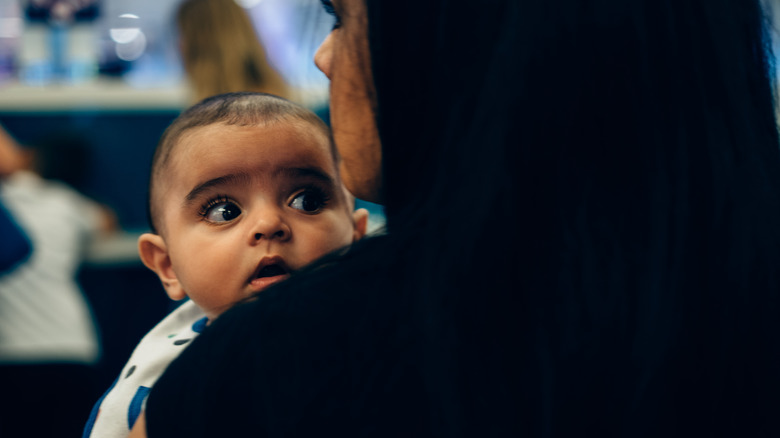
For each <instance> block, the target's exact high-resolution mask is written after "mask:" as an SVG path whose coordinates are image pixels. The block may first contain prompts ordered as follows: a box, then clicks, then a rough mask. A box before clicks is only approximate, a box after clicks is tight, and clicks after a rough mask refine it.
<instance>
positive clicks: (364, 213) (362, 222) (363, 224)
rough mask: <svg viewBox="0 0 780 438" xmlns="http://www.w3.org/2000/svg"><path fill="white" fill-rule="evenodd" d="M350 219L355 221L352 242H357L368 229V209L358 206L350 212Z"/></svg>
mask: <svg viewBox="0 0 780 438" xmlns="http://www.w3.org/2000/svg"><path fill="white" fill-rule="evenodd" d="M352 219H353V220H354V221H355V230H354V231H353V232H352V242H357V241H358V240H360V239H362V238H363V236H365V235H366V230H367V229H368V210H366V209H365V208H358V209H357V210H355V211H353V212H352Z"/></svg>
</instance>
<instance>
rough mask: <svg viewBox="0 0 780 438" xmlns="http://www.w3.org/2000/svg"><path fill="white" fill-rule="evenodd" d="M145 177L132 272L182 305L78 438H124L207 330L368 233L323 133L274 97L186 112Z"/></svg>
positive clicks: (236, 96)
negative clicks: (174, 364)
mask: <svg viewBox="0 0 780 438" xmlns="http://www.w3.org/2000/svg"><path fill="white" fill-rule="evenodd" d="M151 175H152V177H151V182H150V184H149V187H150V189H149V217H150V227H151V229H152V230H153V231H152V232H151V233H146V234H143V235H142V236H141V237H140V238H139V242H138V248H139V252H140V255H141V260H143V262H144V264H145V265H146V266H147V267H148V268H149V269H151V270H153V271H154V272H155V273H156V274H157V275H158V277H159V278H160V281H161V282H162V284H163V287H164V288H165V290H166V292H167V293H168V296H169V297H170V298H171V299H173V300H176V301H180V300H183V299H185V298H190V300H188V301H186V302H185V303H184V304H182V305H181V306H179V307H178V308H177V309H176V310H174V311H173V312H172V313H171V314H169V315H168V316H166V317H165V319H163V320H162V321H161V322H160V323H159V324H158V325H157V326H156V327H154V328H153V329H152V330H151V331H150V332H149V333H148V334H147V335H146V336H145V337H144V338H143V340H142V341H141V342H140V343H139V344H138V346H137V347H136V348H135V350H134V352H133V354H132V356H131V357H130V360H128V362H127V365H126V366H125V367H124V368H123V369H122V371H121V373H120V375H119V377H118V378H117V379H116V381H115V382H114V384H113V385H112V387H111V388H110V389H109V390H108V392H107V393H106V395H105V396H103V397H102V398H101V399H100V400H99V401H98V402H97V404H96V405H95V407H94V408H93V410H92V414H91V415H90V418H89V420H88V421H87V425H86V427H85V431H84V436H85V437H89V436H94V437H97V438H111V437H117V438H119V437H126V436H127V435H128V434H129V433H130V429H131V428H132V427H133V424H134V423H135V421H136V418H138V416H139V415H140V413H141V412H142V410H143V404H144V401H145V397H146V395H147V394H148V393H149V391H150V389H151V388H152V387H153V386H154V382H155V381H156V380H157V378H158V377H159V376H160V374H162V372H163V370H165V368H166V367H167V366H168V364H169V363H170V362H171V361H172V360H173V359H174V358H176V356H177V355H178V354H180V353H181V351H182V350H183V349H184V348H185V347H186V346H187V345H188V344H189V343H190V342H191V341H192V340H193V338H195V337H196V336H198V333H199V332H200V331H202V330H203V328H204V327H205V326H206V324H208V323H210V322H212V321H214V320H215V319H216V318H217V317H218V316H219V314H221V313H222V312H224V311H225V310H226V309H228V308H229V307H230V306H232V305H233V304H235V303H236V302H239V301H242V300H244V299H247V298H248V297H251V296H252V294H255V293H259V292H261V291H263V290H264V289H266V288H267V287H269V286H271V285H272V284H274V283H276V282H279V281H283V280H285V279H287V278H288V277H290V276H293V275H296V272H298V271H300V270H301V269H303V268H304V267H305V266H306V265H308V264H309V263H311V262H313V261H314V260H316V259H318V258H320V257H322V256H324V255H326V254H328V253H330V252H333V251H337V250H343V248H345V247H347V246H349V245H350V244H352V242H353V241H356V240H359V239H361V238H362V237H363V235H364V234H365V232H366V226H367V219H368V212H367V211H366V210H364V209H358V210H354V199H353V198H352V197H351V196H350V195H349V194H348V193H347V191H346V189H344V186H343V185H342V184H341V180H340V179H339V177H338V154H337V152H336V149H335V146H333V143H332V141H331V137H330V130H329V129H328V127H327V126H326V125H325V123H323V122H322V120H320V119H319V118H318V117H317V116H316V115H315V114H314V113H312V112H311V111H309V110H307V109H305V108H304V107H302V106H300V105H296V104H294V103H292V102H289V101H287V100H285V99H282V98H279V97H276V96H271V95H267V94H261V93H248V92H242V93H228V94H221V95H217V96H212V97H210V98H207V99H205V100H204V101H202V102H200V103H198V104H196V105H195V106H193V107H191V108H190V109H188V110H187V111H185V112H184V113H183V114H182V115H181V116H180V117H179V118H177V119H176V120H175V121H174V122H173V123H172V124H171V126H170V127H169V128H168V129H167V130H166V132H165V133H164V134H163V136H162V138H161V139H160V142H159V144H158V147H157V150H156V152H155V154H154V158H153V160H152V171H151Z"/></svg>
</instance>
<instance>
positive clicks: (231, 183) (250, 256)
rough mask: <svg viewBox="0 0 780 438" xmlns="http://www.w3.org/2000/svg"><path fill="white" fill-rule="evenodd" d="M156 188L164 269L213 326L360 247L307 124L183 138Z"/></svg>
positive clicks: (326, 154) (320, 138) (324, 142)
mask: <svg viewBox="0 0 780 438" xmlns="http://www.w3.org/2000/svg"><path fill="white" fill-rule="evenodd" d="M159 187H160V190H162V196H161V197H160V198H159V199H160V200H162V202H161V204H160V208H159V211H161V212H163V216H162V220H161V224H162V226H163V230H161V231H162V237H163V238H164V240H165V245H166V247H167V251H168V255H169V257H170V262H171V268H172V270H173V271H174V272H175V275H176V278H177V280H178V282H179V283H180V285H181V288H182V290H183V292H185V293H186V294H187V295H188V296H189V297H190V298H191V299H192V300H193V301H195V303H197V304H198V305H199V306H200V307H201V308H202V309H203V310H204V311H205V312H206V314H207V315H208V316H209V317H210V318H214V317H216V316H217V315H218V314H219V313H220V312H222V311H223V310H225V309H227V308H228V307H230V306H231V305H232V304H234V303H236V302H237V301H239V300H241V299H243V298H245V297H247V296H249V295H251V294H253V293H255V292H258V291H262V290H263V289H265V288H267V287H268V286H270V285H272V284H274V283H276V282H278V281H281V280H284V279H286V278H287V277H289V275H290V273H291V272H294V271H296V270H298V269H300V268H301V267H303V266H304V265H306V264H308V263H310V262H312V261H314V260H315V259H317V258H319V257H321V256H322V255H325V254H326V253H329V252H331V251H333V250H336V249H338V248H341V247H343V246H345V245H348V244H350V243H351V242H352V241H353V239H354V238H357V237H359V236H356V234H355V226H354V221H353V220H352V212H351V211H350V208H349V206H348V202H347V199H346V196H345V193H344V191H343V187H342V185H341V183H340V181H339V179H338V176H337V173H336V167H335V163H334V162H333V158H332V155H331V152H330V145H329V142H328V138H327V137H326V136H325V134H324V133H323V132H321V131H320V130H318V129H316V128H314V127H312V126H311V125H310V124H308V123H304V122H298V121H293V122H289V121H282V122H277V123H273V124H269V125H266V126H231V125H224V124H216V125H209V126H204V127H198V128H194V129H192V130H190V131H187V132H185V133H184V135H183V136H182V137H181V139H180V140H179V142H178V144H177V145H176V146H175V148H174V150H173V154H172V156H171V159H170V162H169V164H168V168H167V175H166V176H164V177H163V180H162V181H161V184H160V185H159Z"/></svg>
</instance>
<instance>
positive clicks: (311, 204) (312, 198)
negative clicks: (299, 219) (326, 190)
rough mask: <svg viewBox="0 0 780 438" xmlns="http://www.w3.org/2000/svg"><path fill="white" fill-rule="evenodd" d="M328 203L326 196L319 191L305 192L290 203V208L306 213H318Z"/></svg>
mask: <svg viewBox="0 0 780 438" xmlns="http://www.w3.org/2000/svg"><path fill="white" fill-rule="evenodd" d="M327 201H328V200H327V198H326V197H325V195H324V194H322V193H320V192H318V191H315V190H304V191H302V192H301V193H299V194H297V195H296V196H295V197H294V198H293V200H292V201H290V207H292V208H294V209H296V210H301V211H304V212H306V213H317V212H319V211H320V210H322V208H323V207H324V206H325V204H326V203H327Z"/></svg>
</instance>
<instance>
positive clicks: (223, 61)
mask: <svg viewBox="0 0 780 438" xmlns="http://www.w3.org/2000/svg"><path fill="white" fill-rule="evenodd" d="M176 23H177V25H178V29H179V49H180V53H181V58H182V62H183V64H184V71H185V73H186V75H187V78H188V80H189V83H190V86H191V87H192V89H193V100H194V101H195V102H198V101H200V100H203V99H205V98H206V97H209V96H214V95H216V94H221V93H228V92H236V91H256V92H264V93H269V94H274V95H277V96H282V97H289V95H290V92H289V87H288V85H287V84H286V83H285V81H284V79H283V78H282V76H281V75H280V74H279V73H278V72H277V71H276V70H274V68H273V67H272V66H271V64H270V63H269V62H268V59H267V57H266V54H265V50H264V49H263V45H262V43H261V40H260V38H259V35H258V33H257V32H256V31H255V28H254V26H253V25H252V21H251V20H250V18H249V15H248V14H247V13H246V11H245V10H244V9H243V8H242V7H241V6H239V5H238V3H236V1H235V0H184V1H183V2H181V4H179V7H178V9H177V11H176Z"/></svg>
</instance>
